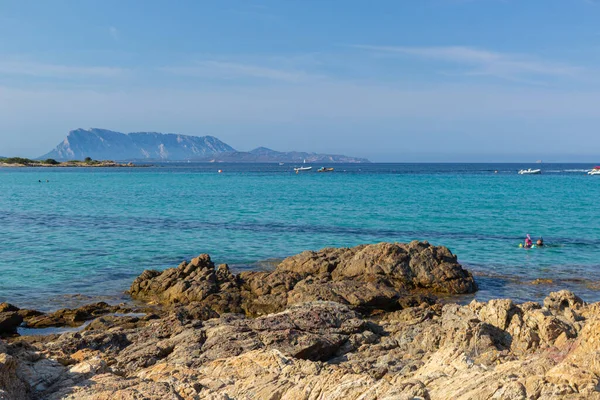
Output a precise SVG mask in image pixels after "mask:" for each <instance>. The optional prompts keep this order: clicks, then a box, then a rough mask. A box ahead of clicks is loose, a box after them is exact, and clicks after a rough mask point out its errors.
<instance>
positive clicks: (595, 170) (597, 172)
mask: <svg viewBox="0 0 600 400" xmlns="http://www.w3.org/2000/svg"><path fill="white" fill-rule="evenodd" d="M588 175H600V166H595V167H594V168H593V169H592V170H591V171H588Z"/></svg>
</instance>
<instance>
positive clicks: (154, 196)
mask: <svg viewBox="0 0 600 400" xmlns="http://www.w3.org/2000/svg"><path fill="white" fill-rule="evenodd" d="M523 167H528V166H527V165H508V164H498V165H484V164H446V165H444V164H373V165H344V166H335V168H336V171H335V172H334V173H329V174H318V173H314V172H308V173H301V174H297V175H296V174H294V173H293V172H291V166H287V165H285V166H277V165H218V166H216V165H210V164H208V165H207V164H198V165H194V164H191V165H190V164H182V165H162V166H157V167H149V168H137V169H40V168H24V169H10V168H0V226H1V229H0V274H1V275H0V301H10V302H12V303H14V304H16V305H19V306H28V307H37V308H40V309H54V308H58V307H61V306H65V305H70V304H72V303H73V302H75V303H76V302H78V301H81V302H87V301H88V300H89V299H91V298H96V297H99V298H106V299H114V300H115V301H116V300H117V299H119V298H120V297H122V292H123V291H124V290H126V289H127V288H128V287H129V285H130V283H131V281H132V280H133V279H134V278H135V276H137V275H138V274H139V273H140V272H142V271H143V270H144V269H147V268H158V269H162V268H167V267H172V266H175V265H177V264H178V263H179V262H180V261H181V260H183V259H189V258H191V257H194V256H196V255H198V254H200V253H204V252H206V253H209V254H210V255H211V256H212V258H213V260H215V262H217V263H221V262H224V263H228V264H230V265H233V266H234V267H235V268H236V269H238V270H241V269H248V268H258V267H260V263H261V262H263V261H265V260H269V259H274V258H275V259H277V258H282V257H286V256H288V255H292V254H295V253H298V252H300V251H303V250H306V249H320V248H323V247H327V246H353V245H357V244H360V243H374V242H379V241H400V242H405V241H410V240H414V239H419V240H429V241H430V242H431V243H434V244H437V245H445V246H448V247H449V248H450V249H451V250H452V251H453V252H454V253H456V254H457V255H458V257H459V261H460V262H461V263H463V265H464V266H465V267H467V268H468V269H470V270H471V271H473V272H474V274H475V275H476V279H477V282H478V284H479V286H480V288H481V290H480V291H479V292H478V293H477V294H476V296H475V297H476V298H478V299H482V300H485V299H489V298H494V297H511V298H514V299H517V300H540V299H541V298H543V297H544V296H545V295H546V294H547V293H548V292H550V291H552V290H556V289H560V288H569V289H572V290H574V291H575V292H576V293H577V294H579V295H580V296H582V297H583V298H584V299H585V300H587V301H597V300H600V290H596V289H600V285H599V281H600V277H599V276H598V274H599V272H600V224H599V223H598V221H599V219H598V217H599V216H600V215H599V214H600V211H599V209H598V206H597V200H598V199H599V198H600V177H599V176H595V177H594V176H587V175H586V174H585V173H584V172H583V169H585V168H589V167H590V166H588V165H585V166H579V165H548V164H544V166H543V167H542V168H543V170H544V173H543V174H542V175H539V176H520V175H517V174H516V170H518V169H519V168H523ZM218 168H221V169H223V170H224V172H223V173H222V174H218V173H217V172H216V170H217V169H218ZM494 170H498V173H497V174H496V173H494ZM38 180H42V181H43V182H42V183H40V182H38ZM46 180H49V182H45V181H46ZM526 233H530V234H531V235H532V236H533V237H534V238H536V237H537V236H539V235H542V236H543V237H544V239H545V241H546V243H547V244H548V245H549V246H548V247H546V248H542V249H532V250H525V249H519V248H518V247H517V246H518V243H519V242H520V241H521V240H522V238H523V236H524V235H525V234H526ZM537 278H544V279H552V280H553V281H554V283H553V284H550V285H531V284H529V283H528V282H529V281H531V280H533V279H537ZM75 294H80V295H81V296H74V295H75ZM466 299H467V300H468V299H469V298H466Z"/></svg>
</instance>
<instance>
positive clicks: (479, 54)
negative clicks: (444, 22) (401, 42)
mask: <svg viewBox="0 0 600 400" xmlns="http://www.w3.org/2000/svg"><path fill="white" fill-rule="evenodd" d="M355 47H357V48H361V49H365V50H372V51H376V52H383V53H388V54H398V55H404V56H413V57H421V58H428V59H433V60H439V61H442V62H447V63H454V64H459V65H464V66H466V67H467V68H469V69H468V70H467V71H466V72H465V73H466V74H468V75H486V76H494V77H498V78H503V79H511V80H522V79H523V78H527V77H534V76H537V77H539V76H546V77H549V76H554V77H558V76H562V77H575V76H578V75H579V74H581V73H582V72H583V71H584V69H583V68H580V67H576V66H572V65H568V64H563V63H557V62H551V61H546V60H540V59H537V58H535V57H531V56H526V55H521V54H510V53H500V52H494V51H489V50H483V49H477V48H473V47H466V46H440V47H403V46H365V45H359V46H355Z"/></svg>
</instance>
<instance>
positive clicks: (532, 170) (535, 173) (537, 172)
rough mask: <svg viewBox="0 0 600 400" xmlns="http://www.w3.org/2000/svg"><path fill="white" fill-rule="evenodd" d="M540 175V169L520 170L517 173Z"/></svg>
mask: <svg viewBox="0 0 600 400" xmlns="http://www.w3.org/2000/svg"><path fill="white" fill-rule="evenodd" d="M541 173H542V170H541V169H531V168H527V169H522V170H520V171H519V175H538V174H541Z"/></svg>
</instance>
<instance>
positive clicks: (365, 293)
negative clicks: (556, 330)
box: [129, 241, 477, 319]
mask: <svg viewBox="0 0 600 400" xmlns="http://www.w3.org/2000/svg"><path fill="white" fill-rule="evenodd" d="M475 290H477V286H476V284H475V281H474V279H473V276H472V275H471V274H470V273H469V272H468V271H466V270H465V269H463V268H462V267H461V265H460V264H459V263H458V262H457V259H456V256H454V255H453V254H452V253H451V252H450V250H448V249H447V248H445V247H436V246H432V245H430V244H429V243H427V242H417V241H415V242H411V243H408V244H399V243H379V244H372V245H362V246H357V247H353V248H328V249H323V250H320V251H317V252H314V251H305V252H303V253H300V254H298V255H296V256H293V257H289V258H286V259H285V260H283V261H282V262H281V263H280V264H279V265H278V266H277V267H276V269H275V270H274V271H253V272H243V273H241V274H239V275H237V276H236V275H233V274H232V273H231V272H230V271H229V268H228V267H227V266H226V265H221V266H219V267H218V268H217V269H216V270H215V266H214V264H213V262H212V261H211V259H210V257H209V256H208V255H207V254H203V255H201V256H199V257H197V258H195V259H193V260H192V261H191V262H189V263H187V262H183V263H182V264H180V265H179V266H178V267H177V268H170V269H167V270H165V271H163V272H158V271H144V272H143V273H142V274H141V275H140V276H139V277H138V278H137V279H136V280H135V281H134V283H133V284H132V285H131V288H130V291H129V293H130V294H131V296H132V297H134V298H136V299H140V300H144V301H147V302H153V303H160V304H166V305H181V304H184V305H186V304H191V303H194V304H196V306H195V309H196V310H204V311H203V312H202V313H200V314H202V315H206V316H207V318H212V317H215V316H218V315H222V314H224V313H231V312H233V313H239V312H244V313H246V314H247V315H251V316H260V315H267V314H270V313H276V312H280V311H282V310H285V309H286V308H287V307H289V306H291V305H293V304H300V303H304V302H308V301H335V302H338V303H342V304H346V305H349V306H351V307H353V308H355V309H358V310H361V311H373V310H395V309H400V308H403V307H404V306H405V305H407V304H410V305H418V304H420V303H421V302H423V301H425V302H431V299H430V298H428V297H427V296H424V294H425V295H426V294H459V293H472V292H474V291H475ZM207 318H203V319H207Z"/></svg>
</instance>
